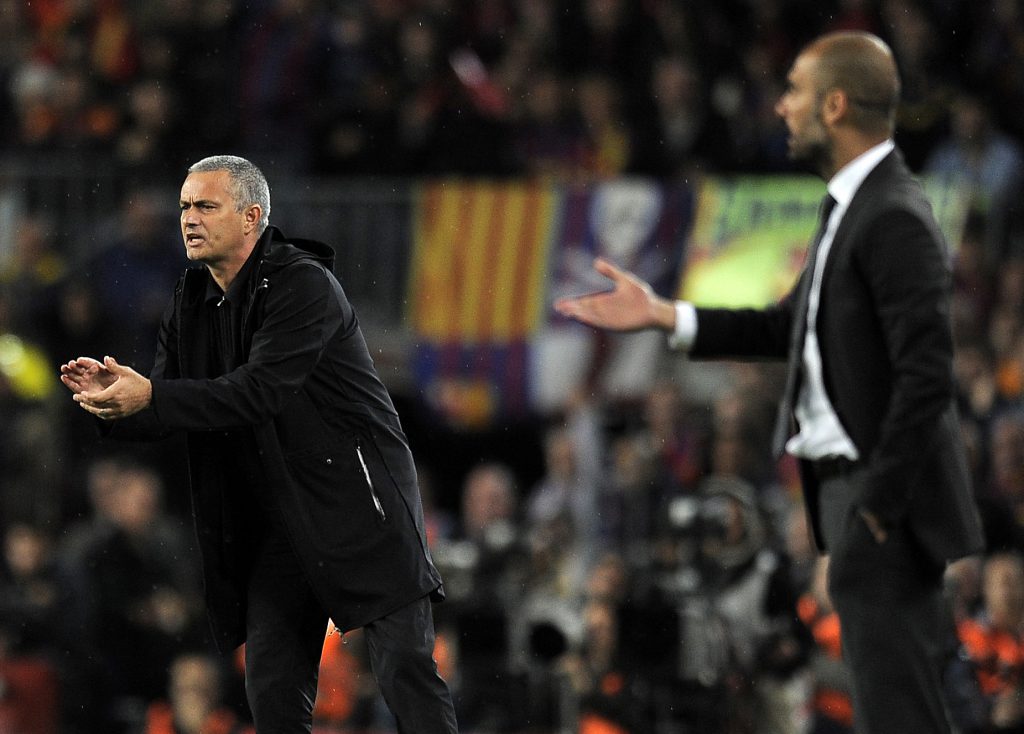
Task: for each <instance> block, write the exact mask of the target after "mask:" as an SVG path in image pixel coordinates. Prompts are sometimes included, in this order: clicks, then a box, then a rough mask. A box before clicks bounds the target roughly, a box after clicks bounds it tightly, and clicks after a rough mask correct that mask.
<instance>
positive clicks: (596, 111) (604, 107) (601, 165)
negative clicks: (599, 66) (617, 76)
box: [576, 73, 635, 179]
mask: <svg viewBox="0 0 1024 734" xmlns="http://www.w3.org/2000/svg"><path fill="white" fill-rule="evenodd" d="M576 105H577V109H578V114H579V117H580V121H581V123H582V131H583V140H584V143H583V161H582V164H583V167H582V170H581V173H584V174H586V175H588V176H590V177H594V178H597V179H609V178H612V177H615V176H618V175H621V174H623V173H625V172H626V170H627V169H628V168H629V167H630V165H631V162H632V160H633V156H634V151H633V148H634V145H635V143H634V137H633V131H632V129H631V128H630V124H629V123H628V122H627V120H626V118H625V117H624V116H623V114H622V105H623V101H622V93H621V91H620V90H619V89H618V87H616V86H615V84H614V82H613V81H612V79H611V77H609V76H607V75H605V74H598V73H591V74H587V75H585V76H583V77H581V78H580V79H578V81H577V82H576Z"/></svg>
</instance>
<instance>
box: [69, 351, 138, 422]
mask: <svg viewBox="0 0 1024 734" xmlns="http://www.w3.org/2000/svg"><path fill="white" fill-rule="evenodd" d="M60 380H61V382H63V383H64V385H65V386H66V387H67V388H68V389H69V390H70V391H71V392H72V394H73V398H74V401H75V402H76V403H78V404H79V405H80V406H81V407H82V409H83V410H86V411H88V412H89V413H92V414H93V415H95V416H97V417H98V418H102V419H103V420H113V419H116V418H126V417H128V416H130V415H132V414H134V413H138V412H139V411H140V410H142V409H143V408H145V407H147V406H148V405H149V403H150V400H151V399H152V396H153V386H152V384H151V383H150V381H149V380H148V379H146V378H145V377H143V376H142V375H140V374H139V373H138V372H136V371H135V370H133V369H132V368H131V367H125V366H123V365H120V364H118V363H117V361H116V360H115V359H114V358H113V357H104V358H103V361H102V362H100V361H99V360H96V359H93V358H92V357H79V358H78V359H73V360H71V361H70V362H68V363H67V364H63V365H61V367H60Z"/></svg>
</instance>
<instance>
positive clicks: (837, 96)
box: [821, 89, 850, 125]
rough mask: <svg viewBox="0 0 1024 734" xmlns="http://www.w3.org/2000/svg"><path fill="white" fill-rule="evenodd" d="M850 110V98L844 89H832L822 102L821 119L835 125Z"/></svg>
mask: <svg viewBox="0 0 1024 734" xmlns="http://www.w3.org/2000/svg"><path fill="white" fill-rule="evenodd" d="M849 109H850V98H849V97H848V96H847V94H846V92H845V91H844V90H842V89H830V90H828V91H827V92H826V93H825V98H824V99H823V100H822V102H821V119H822V120H823V121H824V122H825V123H826V124H829V125H835V124H836V123H838V122H839V121H840V120H842V119H843V118H844V117H846V114H847V112H848V111H849Z"/></svg>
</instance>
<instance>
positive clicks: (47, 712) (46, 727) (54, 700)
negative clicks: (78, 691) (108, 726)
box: [0, 624, 63, 734]
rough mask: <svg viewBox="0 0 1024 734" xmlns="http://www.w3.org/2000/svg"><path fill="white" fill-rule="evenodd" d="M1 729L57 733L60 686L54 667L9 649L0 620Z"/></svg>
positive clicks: (22, 733) (30, 733) (24, 733)
mask: <svg viewBox="0 0 1024 734" xmlns="http://www.w3.org/2000/svg"><path fill="white" fill-rule="evenodd" d="M0 690H2V691H3V695H2V696H0V731H4V732H16V733H17V734H58V732H62V731H63V730H62V729H61V728H60V727H59V720H58V711H59V703H60V688H59V682H58V676H57V671H56V670H55V669H54V666H53V665H52V664H51V663H49V662H48V661H47V660H45V659H42V658H39V657H34V656H24V655H19V654H17V653H15V652H13V651H12V650H11V645H10V639H9V637H8V630H7V628H6V627H5V626H4V625H3V624H0Z"/></svg>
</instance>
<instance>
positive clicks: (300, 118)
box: [0, 0, 1024, 178]
mask: <svg viewBox="0 0 1024 734" xmlns="http://www.w3.org/2000/svg"><path fill="white" fill-rule="evenodd" d="M1021 25H1022V21H1021V10H1020V7H1019V4H1018V3H1015V2H1012V0H1002V1H1000V2H993V3H973V2H968V1H967V0H944V2H941V3H925V2H919V1H917V0H832V1H831V2H816V1H814V0H759V1H758V2H753V1H752V0H716V1H711V0H699V1H697V2H679V1H678V0H641V1H638V2H628V1H627V0H568V1H567V2H558V3H551V2H544V1H543V0H518V1H516V2H512V1H511V0H246V1H244V2H243V1H242V0H203V1H202V2H200V1H198V0H157V1H155V2H147V3H131V2H124V1H123V0H91V1H82V0H39V1H38V2H31V3H26V2H20V1H19V0H4V1H3V2H2V3H0V122H2V124H3V128H4V129H5V130H7V131H9V132H8V134H6V135H4V137H3V139H2V140H0V148H3V149H4V150H6V151H25V150H35V151H46V152H52V151H61V152H72V153H73V154H74V155H75V156H86V155H92V156H94V157H95V158H96V159H97V160H100V159H102V160H105V161H114V162H116V165H117V166H118V167H119V168H120V169H122V170H123V171H125V172H126V173H129V174H134V175H135V176H138V177H140V178H144V177H146V176H149V175H153V174H157V175H159V174H161V173H166V172H167V171H172V172H174V173H176V172H177V171H180V170H181V169H182V167H183V166H184V165H185V164H186V163H187V162H189V161H192V160H195V159H197V158H199V157H201V156H202V155H205V154H207V153H208V152H209V151H211V150H218V151H219V150H231V151H233V152H238V153H241V154H243V155H249V156H252V157H254V158H256V159H259V160H261V162H262V161H266V162H267V164H266V165H271V164H272V165H273V166H274V167H275V168H276V169H280V170H285V171H298V172H317V173H330V174H342V175H402V174H413V175H422V174H439V173H461V174H479V175H489V176H493V175H556V176H569V177H572V176H578V175H602V176H609V175H611V176H613V175H618V174H621V173H627V172H634V173H646V174H654V175H662V176H687V175H691V174H694V173H698V172H700V171H747V172H749V171H773V170H778V169H780V168H784V167H785V166H786V162H785V145H784V139H783V138H782V136H781V135H780V130H779V128H778V126H776V125H773V124H772V121H773V105H774V102H775V100H776V99H777V97H778V94H779V92H780V89H781V87H780V84H781V80H782V79H783V77H784V73H785V71H786V68H787V67H788V65H789V63H790V62H791V60H792V58H793V56H794V54H795V52H796V51H797V50H798V49H799V47H800V46H801V45H802V44H803V43H804V42H806V41H807V40H808V39H809V38H810V37H812V36H813V35H815V34H817V33H819V32H821V31H823V30H832V29H850V28H859V29H865V30H869V31H873V32H876V33H879V34H880V35H882V36H883V37H884V38H886V39H888V40H889V41H890V43H891V44H892V45H893V47H894V50H895V53H896V56H897V60H898V62H899V64H900V67H901V70H902V75H903V82H904V97H905V103H904V106H903V109H902V112H901V116H900V143H901V146H902V148H903V150H904V151H905V153H906V154H907V157H908V159H909V161H910V162H911V164H912V166H914V167H917V166H920V165H922V164H923V163H924V162H925V160H926V158H927V157H928V155H929V154H930V153H931V152H932V151H933V149H934V148H935V146H936V145H937V144H938V143H939V141H940V140H941V139H942V138H943V137H944V136H945V135H946V134H947V131H948V129H949V119H948V115H947V111H948V110H949V108H950V105H951V103H952V101H953V99H954V98H955V97H957V96H958V95H959V94H961V93H963V92H965V91H969V92H971V93H972V94H976V95H978V96H980V98H981V99H980V100H978V101H979V102H981V103H982V104H983V105H984V106H985V107H986V108H988V109H990V110H991V111H992V114H993V122H994V123H995V124H996V125H998V126H999V127H1000V128H1002V129H1003V130H1005V131H1007V132H1008V133H1009V134H1011V135H1015V136H1018V138H1019V136H1020V135H1021V134H1024V112H1022V110H1024V104H1022V102H1024V99H1022V97H1024V53H1022V52H1021V39H1020V34H1021ZM943 160H944V161H945V162H946V163H949V162H950V157H949V156H948V155H946V156H945V157H944V158H943Z"/></svg>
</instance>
